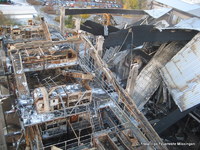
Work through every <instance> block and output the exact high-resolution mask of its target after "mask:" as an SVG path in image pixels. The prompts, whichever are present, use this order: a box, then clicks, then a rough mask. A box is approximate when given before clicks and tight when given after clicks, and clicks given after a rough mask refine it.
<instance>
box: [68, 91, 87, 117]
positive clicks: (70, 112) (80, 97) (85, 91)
mask: <svg viewBox="0 0 200 150" xmlns="http://www.w3.org/2000/svg"><path fill="white" fill-rule="evenodd" d="M86 92H87V91H85V92H84V93H83V94H82V95H81V97H80V98H79V100H78V101H77V103H76V104H75V105H74V106H73V108H72V111H71V112H70V114H71V113H72V112H73V111H74V109H75V107H76V106H77V105H78V104H79V103H80V101H81V100H82V98H83V97H84V96H85V94H86Z"/></svg>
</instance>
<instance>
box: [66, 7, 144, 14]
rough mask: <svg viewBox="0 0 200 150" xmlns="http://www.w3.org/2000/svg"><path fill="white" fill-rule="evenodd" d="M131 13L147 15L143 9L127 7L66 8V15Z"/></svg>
mask: <svg viewBox="0 0 200 150" xmlns="http://www.w3.org/2000/svg"><path fill="white" fill-rule="evenodd" d="M103 13H109V14H129V15H146V13H145V12H144V11H143V10H126V9H98V8H94V9H87V8H85V9H83V8H81V9H74V8H71V9H70V8H69V9H65V15H80V14H103Z"/></svg>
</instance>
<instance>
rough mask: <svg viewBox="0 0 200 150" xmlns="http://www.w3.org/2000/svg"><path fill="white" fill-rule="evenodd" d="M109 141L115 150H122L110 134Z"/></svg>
mask: <svg viewBox="0 0 200 150" xmlns="http://www.w3.org/2000/svg"><path fill="white" fill-rule="evenodd" d="M107 138H108V141H110V143H111V145H112V146H113V147H114V150H120V149H119V148H118V146H117V145H116V144H115V142H113V141H112V139H111V138H110V136H109V134H108V135H107Z"/></svg>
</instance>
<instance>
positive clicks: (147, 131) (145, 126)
mask: <svg viewBox="0 0 200 150" xmlns="http://www.w3.org/2000/svg"><path fill="white" fill-rule="evenodd" d="M82 38H83V39H84V40H86V41H87V42H88V43H89V45H90V46H91V47H92V49H93V52H94V53H95V54H96V55H94V59H95V60H99V63H100V64H98V65H100V66H103V68H102V71H103V72H104V74H105V75H106V77H107V79H108V80H109V82H110V83H112V84H113V87H114V88H115V90H116V91H117V93H119V95H121V99H122V101H123V103H124V105H125V106H126V107H127V108H128V110H129V113H130V115H131V116H132V117H133V118H135V119H136V120H137V121H138V122H139V123H140V126H141V129H142V130H143V131H144V133H143V135H146V136H147V137H148V139H149V140H150V142H153V143H162V140H161V139H160V137H159V136H158V134H157V133H156V132H155V131H154V129H153V128H152V126H151V124H150V123H149V122H148V120H147V119H146V118H145V116H144V115H143V114H142V113H141V112H140V111H139V110H138V109H137V106H136V105H135V104H134V103H133V102H134V101H133V100H132V98H131V97H130V96H129V94H128V93H127V92H126V91H125V90H124V89H122V88H121V87H120V85H119V84H118V82H117V81H116V79H115V77H114V76H113V74H112V72H111V71H110V70H109V69H108V68H107V67H106V66H107V65H106V64H105V63H104V61H103V60H102V59H101V58H100V57H99V56H98V54H97V50H96V49H95V47H94V46H93V45H92V43H91V42H90V41H89V40H88V39H87V38H86V37H85V36H82ZM97 62H98V61H97ZM140 131H141V130H140ZM156 147H158V148H161V149H167V147H166V146H164V145H159V144H158V145H156Z"/></svg>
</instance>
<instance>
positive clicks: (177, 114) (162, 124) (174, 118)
mask: <svg viewBox="0 0 200 150" xmlns="http://www.w3.org/2000/svg"><path fill="white" fill-rule="evenodd" d="M198 106H199V105H198ZM196 107H197V106H195V107H193V108H190V109H188V110H186V111H183V112H181V111H180V110H179V109H176V110H174V111H173V112H171V113H170V114H169V115H167V116H166V117H164V118H162V119H161V120H160V121H159V122H158V123H157V124H156V125H155V126H154V129H155V131H156V132H157V133H158V134H162V133H163V132H164V131H165V130H167V129H168V128H169V127H171V126H172V125H173V124H175V123H176V122H178V121H179V120H181V119H182V118H184V117H185V116H186V115H187V114H189V113H190V112H191V111H193V110H195V108H196Z"/></svg>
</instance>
